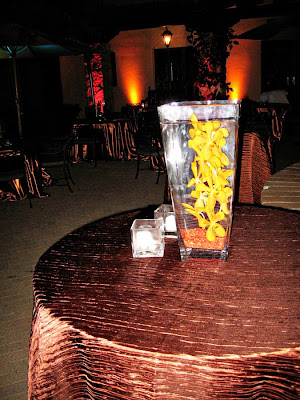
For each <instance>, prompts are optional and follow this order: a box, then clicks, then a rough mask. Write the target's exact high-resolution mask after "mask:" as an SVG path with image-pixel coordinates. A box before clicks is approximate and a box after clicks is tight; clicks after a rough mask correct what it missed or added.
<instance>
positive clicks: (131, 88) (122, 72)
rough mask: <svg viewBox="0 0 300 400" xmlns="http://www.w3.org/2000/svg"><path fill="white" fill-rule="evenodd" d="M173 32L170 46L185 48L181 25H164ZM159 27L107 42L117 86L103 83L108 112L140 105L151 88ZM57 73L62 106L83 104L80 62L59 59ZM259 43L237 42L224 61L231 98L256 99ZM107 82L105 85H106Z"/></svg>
mask: <svg viewBox="0 0 300 400" xmlns="http://www.w3.org/2000/svg"><path fill="white" fill-rule="evenodd" d="M265 20H266V19H262V18H261V19H255V20H254V19H249V20H243V21H241V22H239V23H238V24H237V25H235V26H234V30H235V33H236V34H237V35H239V34H241V33H243V32H246V31H248V30H250V29H252V28H254V27H256V26H259V25H261V24H262V23H264V22H265ZM168 28H169V29H170V30H171V32H172V33H173V38H172V42H171V45H170V47H184V46H189V43H188V41H187V39H186V37H187V32H186V30H185V26H184V25H176V26H174V25H173V26H172V25H170V26H169V25H168ZM164 30H165V26H162V27H160V28H151V29H139V30H133V31H124V32H120V33H119V34H118V35H117V36H116V37H115V38H114V39H112V40H111V41H110V43H109V46H108V47H109V48H110V49H111V50H112V51H113V52H115V58H116V75H117V85H116V86H112V84H111V81H106V87H105V83H104V95H105V98H106V99H107V98H108V97H109V98H111V99H112V100H111V101H110V102H109V103H110V107H109V108H111V109H112V111H120V110H121V108H122V107H123V106H125V105H126V104H135V103H140V102H141V100H143V99H145V98H146V97H147V94H148V87H149V86H150V88H151V89H155V65H154V49H159V48H164V47H165V46H164V43H163V41H162V33H163V31H164ZM61 74H62V85H63V96H64V102H65V103H71V104H79V105H80V107H81V108H83V110H84V108H85V106H86V105H87V98H86V83H85V71H84V64H83V59H82V57H81V56H77V57H69V56H68V57H61ZM260 78H261V42H260V41H259V40H245V39H239V45H237V46H236V45H234V46H233V49H232V51H231V54H230V57H229V58H228V60H227V81H228V82H231V87H232V88H233V89H234V91H233V92H231V94H230V96H231V98H239V99H243V98H246V97H248V98H250V99H252V100H256V99H257V98H258V96H259V95H260V91H261V79H260ZM107 82H108V83H107Z"/></svg>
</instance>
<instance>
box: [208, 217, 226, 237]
mask: <svg viewBox="0 0 300 400" xmlns="http://www.w3.org/2000/svg"><path fill="white" fill-rule="evenodd" d="M207 215H208V218H209V227H208V229H207V232H206V237H207V239H208V240H209V241H210V242H214V241H215V240H216V236H219V237H225V236H226V231H225V229H224V227H223V226H222V225H221V224H219V221H222V220H226V218H225V215H224V213H223V212H222V211H219V212H217V213H216V214H214V213H211V212H210V211H207Z"/></svg>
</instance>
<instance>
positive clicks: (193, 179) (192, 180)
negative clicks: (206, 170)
mask: <svg viewBox="0 0 300 400" xmlns="http://www.w3.org/2000/svg"><path fill="white" fill-rule="evenodd" d="M195 184H196V179H195V178H192V179H191V180H190V181H189V183H188V184H187V187H188V188H189V187H191V186H193V185H195Z"/></svg>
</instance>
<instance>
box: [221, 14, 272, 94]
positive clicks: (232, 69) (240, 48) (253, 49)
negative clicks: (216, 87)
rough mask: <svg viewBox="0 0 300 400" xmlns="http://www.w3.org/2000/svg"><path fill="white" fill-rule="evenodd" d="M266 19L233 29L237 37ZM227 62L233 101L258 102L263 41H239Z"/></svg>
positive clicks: (250, 21)
mask: <svg viewBox="0 0 300 400" xmlns="http://www.w3.org/2000/svg"><path fill="white" fill-rule="evenodd" d="M264 22H265V19H262V18H260V19H255V20H253V19H249V20H243V21H241V22H239V23H238V24H236V25H235V26H234V27H233V28H234V31H235V33H236V34H237V35H240V34H242V33H244V32H246V31H248V30H250V29H253V28H255V27H257V26H259V25H261V24H263V23H264ZM238 42H239V44H238V45H234V46H233V49H232V51H231V53H230V56H229V58H228V60H227V65H226V67H227V82H231V85H230V87H232V88H233V92H230V98H231V99H244V98H249V99H251V100H257V98H258V96H259V95H260V93H261V41H260V40H248V39H247V40H246V39H238Z"/></svg>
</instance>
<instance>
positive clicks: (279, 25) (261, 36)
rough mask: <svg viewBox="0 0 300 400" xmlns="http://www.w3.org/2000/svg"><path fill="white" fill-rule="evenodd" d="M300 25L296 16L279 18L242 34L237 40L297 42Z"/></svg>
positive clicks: (299, 34) (299, 36) (299, 35)
mask: <svg viewBox="0 0 300 400" xmlns="http://www.w3.org/2000/svg"><path fill="white" fill-rule="evenodd" d="M299 38H300V24H299V18H297V17H296V16H287V17H279V18H273V19H270V20H268V21H267V22H266V23H265V24H263V25H260V26H258V27H257V28H254V29H251V30H249V31H247V32H244V33H242V34H241V35H239V36H238V39H253V40H299Z"/></svg>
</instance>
